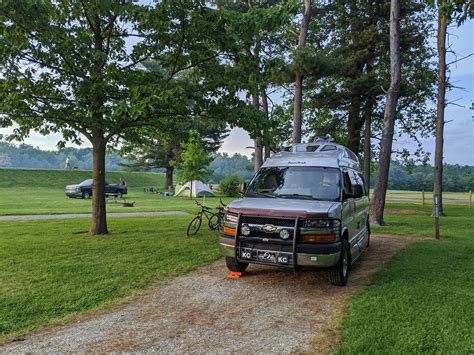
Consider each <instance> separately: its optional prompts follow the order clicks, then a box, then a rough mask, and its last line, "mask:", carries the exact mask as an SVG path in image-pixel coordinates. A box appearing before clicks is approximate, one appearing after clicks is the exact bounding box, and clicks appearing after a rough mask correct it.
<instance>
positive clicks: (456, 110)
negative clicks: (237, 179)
mask: <svg viewBox="0 0 474 355" xmlns="http://www.w3.org/2000/svg"><path fill="white" fill-rule="evenodd" d="M449 32H450V36H449V41H450V44H452V48H453V50H454V51H455V52H456V55H457V57H458V59H459V58H462V57H464V56H467V55H469V54H474V21H472V20H471V21H468V22H467V23H466V24H464V25H463V26H461V27H459V28H457V27H452V28H450V29H449ZM434 41H435V39H434V40H433V42H434ZM453 60H455V57H454V56H453V55H451V54H450V55H448V63H449V62H451V61H453ZM450 69H451V75H450V82H451V84H453V85H455V86H456V87H460V88H462V89H459V88H456V89H453V90H451V91H450V92H448V94H447V100H448V102H451V101H455V102H456V104H457V105H461V106H463V107H459V106H455V105H448V107H447V108H446V113H445V119H446V121H449V123H447V124H446V126H445V141H444V142H445V144H444V156H445V162H446V163H450V164H461V165H472V166H474V118H473V116H474V110H470V109H469V107H470V106H471V103H473V102H474V56H472V57H469V58H467V59H465V60H462V61H460V62H458V63H457V64H453V65H451V67H450ZM10 132H11V129H8V128H3V129H0V133H3V134H8V133H10ZM288 136H291V132H288ZM59 139H60V136H59V135H57V134H56V135H55V134H52V135H49V136H41V135H39V134H37V133H32V134H31V135H30V137H29V138H28V139H26V141H25V143H28V144H31V145H33V146H38V147H40V148H41V149H46V150H54V149H55V145H56V143H57V142H58V141H59ZM252 145H253V142H252V141H251V140H250V138H249V136H248V134H247V133H246V132H245V131H244V130H242V129H240V128H235V129H233V130H232V131H231V133H230V135H229V137H227V138H226V140H225V141H224V143H223V145H222V147H221V149H220V150H219V151H221V152H227V153H228V154H230V155H233V154H234V153H241V154H245V155H248V156H250V155H251V153H252V150H251V149H248V148H246V147H248V146H252ZM83 147H90V144H89V143H88V142H87V143H85V144H84V145H83ZM401 147H407V148H409V149H410V148H411V149H412V150H413V149H414V148H415V145H414V144H413V142H411V141H410V140H409V139H406V138H402V139H398V140H397V141H396V142H395V143H394V149H397V148H401ZM423 147H424V149H425V151H427V152H430V153H431V154H432V159H431V163H433V156H434V137H433V138H430V139H426V140H423Z"/></svg>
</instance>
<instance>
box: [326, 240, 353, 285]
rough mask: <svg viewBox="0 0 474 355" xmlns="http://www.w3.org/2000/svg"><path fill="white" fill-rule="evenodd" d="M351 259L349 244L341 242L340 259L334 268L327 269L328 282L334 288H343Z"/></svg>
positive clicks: (345, 241)
mask: <svg viewBox="0 0 474 355" xmlns="http://www.w3.org/2000/svg"><path fill="white" fill-rule="evenodd" d="M350 264H351V257H350V252H349V243H348V242H347V240H346V239H343V240H342V242H341V257H340V258H339V261H338V262H337V264H336V265H335V266H333V267H332V268H330V269H329V281H330V282H331V283H332V284H333V285H335V286H345V285H346V284H347V279H348V278H349V267H350Z"/></svg>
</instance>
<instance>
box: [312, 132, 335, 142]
mask: <svg viewBox="0 0 474 355" xmlns="http://www.w3.org/2000/svg"><path fill="white" fill-rule="evenodd" d="M332 141H333V139H332V137H331V135H330V134H326V135H324V136H316V137H315V138H314V141H313V143H320V144H322V143H331V142H332Z"/></svg>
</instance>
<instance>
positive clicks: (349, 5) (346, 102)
mask: <svg viewBox="0 0 474 355" xmlns="http://www.w3.org/2000/svg"><path fill="white" fill-rule="evenodd" d="M389 7H390V5H389V3H387V2H386V1H380V0H378V1H370V2H359V3H357V6H356V5H355V3H353V2H347V1H343V0H336V1H333V2H332V3H331V6H328V7H327V8H326V11H324V12H321V11H318V12H316V13H315V14H314V15H313V17H314V21H312V22H311V25H312V26H314V27H312V29H311V34H312V36H313V37H311V36H310V37H309V38H308V43H307V45H308V46H309V47H311V46H314V45H318V43H324V47H321V49H320V50H319V52H320V53H321V52H322V53H327V56H328V57H330V58H331V62H332V63H336V68H333V70H332V73H331V72H329V75H326V77H323V78H321V77H316V79H313V78H312V77H311V76H307V80H306V82H305V85H306V86H305V90H306V93H307V94H306V96H305V102H304V105H303V107H304V116H305V126H306V127H307V129H308V131H309V132H310V133H311V132H318V133H319V134H331V135H332V136H333V137H335V138H336V139H337V141H339V142H341V143H343V144H345V145H346V146H348V147H349V148H350V149H351V150H352V151H354V152H355V153H356V154H357V155H359V157H360V158H361V160H362V157H363V160H364V167H365V172H366V173H365V175H366V176H365V177H366V178H368V172H369V168H370V161H371V155H372V154H371V153H372V152H371V150H372V146H371V138H376V139H378V138H379V136H380V131H381V126H382V124H381V122H382V119H383V108H384V100H385V92H384V88H388V86H389V82H390V68H389V65H388V63H389V61H390V60H389V57H388V53H389V37H388V36H387V35H386V33H387V32H388V30H389V17H390V11H389V10H390V9H389ZM431 18H432V14H431V12H430V11H426V6H424V5H423V4H420V3H419V2H417V1H412V0H403V1H402V2H401V24H400V25H401V31H400V32H401V33H400V37H401V46H402V47H401V50H400V55H401V65H402V67H401V71H402V82H401V86H400V93H399V110H398V111H399V115H398V119H399V120H398V125H397V128H399V132H404V133H408V134H410V136H411V137H412V138H413V139H416V138H417V137H416V135H415V133H421V134H423V136H424V135H426V134H427V133H428V132H429V133H431V129H432V112H431V110H430V108H429V105H428V102H429V101H430V100H431V99H432V97H433V91H432V88H433V85H434V83H435V80H436V73H435V71H434V69H433V67H432V64H431V63H432V57H433V55H434V51H433V50H432V49H431V47H430V43H429V39H430V33H431V30H432V24H431V22H432V21H431ZM321 23H323V24H324V26H322V28H318V24H321ZM319 27H321V26H319ZM326 38H327V40H326ZM313 43H314V44H313ZM320 46H321V44H320ZM362 131H363V132H362ZM362 138H363V139H362ZM362 142H363V146H364V149H362V144H361V143H362ZM362 151H364V154H363V155H362V154H361V152H362Z"/></svg>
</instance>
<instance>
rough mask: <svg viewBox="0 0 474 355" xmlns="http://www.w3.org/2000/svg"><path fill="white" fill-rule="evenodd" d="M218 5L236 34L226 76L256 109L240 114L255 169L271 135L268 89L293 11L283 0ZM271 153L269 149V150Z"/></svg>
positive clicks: (229, 0)
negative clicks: (253, 157)
mask: <svg viewBox="0 0 474 355" xmlns="http://www.w3.org/2000/svg"><path fill="white" fill-rule="evenodd" d="M216 3H217V5H218V6H219V7H220V9H221V10H222V11H224V12H227V13H228V14H229V17H232V19H233V21H229V27H230V26H232V27H231V28H230V30H231V31H232V33H233V34H234V36H235V37H236V44H237V45H236V47H235V50H234V51H233V52H232V56H231V57H230V58H229V59H230V63H229V64H230V65H228V66H227V68H226V69H227V70H226V71H225V77H226V79H227V80H228V81H229V82H233V83H234V85H235V86H236V87H238V89H239V91H240V95H242V93H244V94H245V95H246V97H247V100H249V102H250V105H249V106H250V107H251V108H252V109H253V111H254V112H253V114H251V116H243V115H242V116H241V119H239V123H238V126H240V127H242V128H244V129H245V130H247V131H248V132H249V135H250V137H251V138H252V139H253V140H254V154H255V160H254V170H255V171H257V170H258V169H259V168H260V166H261V165H262V163H263V158H264V156H263V147H264V146H265V147H268V146H269V145H270V143H271V137H270V135H269V134H268V131H269V129H270V126H271V122H270V120H269V117H270V115H269V108H268V96H267V89H268V87H269V86H270V85H272V71H273V69H274V68H275V66H276V63H278V62H279V61H281V58H282V56H283V52H282V50H281V47H280V45H281V42H282V40H281V37H282V36H281V33H282V32H284V30H285V26H286V25H287V24H288V23H289V22H290V19H291V17H292V15H293V13H294V9H293V8H294V6H293V5H292V3H291V2H286V1H282V0H258V1H253V0H242V1H233V0H218V1H216ZM266 152H267V155H268V148H267V149H266Z"/></svg>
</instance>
